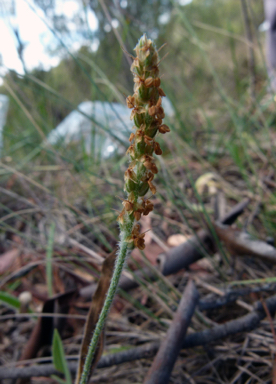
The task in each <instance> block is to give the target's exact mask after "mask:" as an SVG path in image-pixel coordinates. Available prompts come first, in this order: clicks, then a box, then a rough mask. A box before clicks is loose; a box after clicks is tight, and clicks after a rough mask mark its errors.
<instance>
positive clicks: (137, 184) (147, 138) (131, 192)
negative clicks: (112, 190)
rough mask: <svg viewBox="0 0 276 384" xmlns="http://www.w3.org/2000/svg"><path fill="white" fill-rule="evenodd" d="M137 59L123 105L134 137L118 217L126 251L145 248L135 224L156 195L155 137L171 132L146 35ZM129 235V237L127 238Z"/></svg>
mask: <svg viewBox="0 0 276 384" xmlns="http://www.w3.org/2000/svg"><path fill="white" fill-rule="evenodd" d="M134 51H135V53H136V57H135V58H134V60H133V63H132V65H131V71H132V73H133V76H134V94H133V95H132V96H128V97H127V99H126V103H127V106H128V108H130V109H131V110H132V111H131V115H130V118H131V119H132V120H133V122H134V126H133V128H134V130H135V132H134V133H131V135H130V138H129V141H130V146H129V148H128V150H127V153H128V154H129V157H130V160H131V161H130V164H129V167H128V169H127V170H126V172H125V191H126V193H127V198H126V200H124V201H123V203H122V204H123V206H124V208H123V210H122V212H121V213H120V214H119V216H118V222H119V225H120V229H121V238H122V240H123V241H124V240H125V241H127V242H128V243H129V247H130V248H132V247H135V246H136V247H138V248H139V249H144V248H145V241H144V237H145V235H144V234H140V233H139V229H140V226H139V224H137V221H139V220H140V218H141V216H142V215H148V214H149V213H150V212H151V211H152V210H153V204H152V203H151V202H150V201H149V200H148V199H146V198H145V195H146V193H147V192H148V190H150V192H151V194H155V193H156V187H155V186H154V184H153V183H152V181H153V178H154V175H156V174H157V172H158V169H157V166H156V164H155V159H154V157H153V154H155V155H161V154H162V150H161V148H160V145H159V143H158V142H156V140H155V137H156V134H157V133H158V132H159V133H162V134H165V133H166V132H169V131H170V129H169V127H168V126H167V125H164V124H163V123H162V120H163V118H164V117H165V113H164V109H163V108H162V97H163V96H165V93H164V91H163V89H162V88H160V83H161V82H160V78H159V57H158V51H157V50H156V47H155V44H154V43H153V42H152V40H150V39H148V38H147V37H146V35H144V36H142V37H141V38H140V40H139V42H138V44H137V45H136V47H135V49H134ZM129 233H131V235H130V236H129V235H127V234H129Z"/></svg>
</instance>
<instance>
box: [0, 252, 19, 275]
mask: <svg viewBox="0 0 276 384" xmlns="http://www.w3.org/2000/svg"><path fill="white" fill-rule="evenodd" d="M19 253H20V251H19V249H17V248H15V249H11V250H10V251H7V252H5V253H3V254H2V255H1V256H0V275H1V274H2V273H4V272H6V271H8V270H9V268H10V267H11V265H12V264H13V262H14V260H15V259H16V258H17V257H18V256H19Z"/></svg>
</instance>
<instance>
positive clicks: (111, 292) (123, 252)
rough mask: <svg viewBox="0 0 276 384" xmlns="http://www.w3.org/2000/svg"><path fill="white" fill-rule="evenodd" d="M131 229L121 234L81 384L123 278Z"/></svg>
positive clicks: (88, 369) (87, 378) (87, 371)
mask: <svg viewBox="0 0 276 384" xmlns="http://www.w3.org/2000/svg"><path fill="white" fill-rule="evenodd" d="M130 228H131V229H132V225H131V226H130ZM131 229H130V231H129V233H128V231H126V232H125V233H124V232H123V233H121V237H122V240H121V242H120V245H119V250H118V256H117V259H116V264H115V268H114V272H113V276H112V279H111V282H110V287H109V289H108V292H107V295H106V299H105V303H104V306H103V309H102V311H101V314H100V316H99V320H98V322H97V325H96V328H95V331H94V333H93V337H92V339H91V342H90V345H89V348H88V353H87V356H86V359H85V363H84V367H83V372H82V375H81V380H80V384H86V383H88V381H89V377H90V368H91V364H92V361H93V357H94V354H95V352H96V349H97V345H98V341H99V337H100V334H101V332H102V331H103V328H104V325H105V321H106V318H107V315H108V312H109V310H110V307H111V305H112V302H113V299H114V296H115V294H116V291H117V287H118V284H119V281H120V277H121V274H122V271H123V268H124V264H125V260H126V258H127V255H128V243H127V242H126V241H125V239H126V238H127V237H129V236H130V235H131Z"/></svg>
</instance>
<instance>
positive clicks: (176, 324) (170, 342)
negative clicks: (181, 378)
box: [144, 280, 199, 384]
mask: <svg viewBox="0 0 276 384" xmlns="http://www.w3.org/2000/svg"><path fill="white" fill-rule="evenodd" d="M198 299H199V294H198V291H197V289H196V287H195V285H194V282H193V281H192V280H190V281H189V282H188V284H187V286H186V288H185V291H184V294H183V296H182V298H181V300H180V303H179V306H178V308H177V311H176V313H175V315H174V318H173V321H172V323H171V325H170V328H169V330H168V332H167V335H166V338H165V340H164V341H163V342H162V344H161V347H160V348H159V350H158V353H157V355H156V356H155V359H154V361H153V364H152V366H151V368H150V370H149V372H148V374H147V376H146V379H145V381H144V384H166V383H167V382H168V380H169V378H170V375H171V371H172V369H173V366H174V364H175V361H176V359H177V356H178V354H179V351H180V349H181V345H182V340H183V339H184V337H185V335H186V332H187V329H188V326H189V324H190V321H191V318H192V316H193V313H194V310H195V307H196V304H197V301H198Z"/></svg>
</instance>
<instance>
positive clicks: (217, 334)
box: [0, 295, 276, 380]
mask: <svg viewBox="0 0 276 384" xmlns="http://www.w3.org/2000/svg"><path fill="white" fill-rule="evenodd" d="M265 303H266V305H267V308H268V310H269V312H270V314H271V316H274V313H275V311H276V295H274V296H271V297H270V298H268V299H267V300H265ZM255 308H256V309H255V310H254V311H253V312H251V313H249V314H248V315H245V316H242V317H240V318H238V319H236V320H231V321H228V322H226V323H224V324H221V325H217V326H215V327H214V328H212V329H207V330H204V331H201V332H196V333H193V334H191V335H188V336H186V338H185V339H184V341H182V342H183V343H182V348H183V349H184V348H192V347H196V346H202V345H206V344H210V343H212V342H214V341H217V340H221V339H222V338H225V337H227V336H231V335H235V334H237V333H240V332H249V331H252V330H253V329H255V328H257V327H258V326H259V324H260V322H261V320H263V319H264V318H265V317H266V313H265V311H264V308H263V305H262V303H261V302H260V301H258V302H257V303H256V304H255ZM159 346H160V343H159V342H154V343H150V344H145V345H142V346H139V347H136V348H132V349H129V350H126V351H122V352H118V353H115V354H110V355H107V356H103V357H102V358H101V359H100V361H99V364H98V366H97V368H106V367H110V366H112V365H118V364H122V363H125V362H129V361H134V360H138V359H145V358H148V357H152V356H153V355H155V354H156V352H157V351H158V349H159ZM69 368H70V371H71V372H72V373H75V372H76V370H77V363H69ZM57 373H58V372H57V371H56V370H55V367H54V365H53V364H43V365H36V366H32V367H20V368H17V367H12V368H5V367H3V368H1V367H0V380H2V379H16V378H25V377H39V376H50V375H52V374H57Z"/></svg>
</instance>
